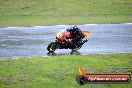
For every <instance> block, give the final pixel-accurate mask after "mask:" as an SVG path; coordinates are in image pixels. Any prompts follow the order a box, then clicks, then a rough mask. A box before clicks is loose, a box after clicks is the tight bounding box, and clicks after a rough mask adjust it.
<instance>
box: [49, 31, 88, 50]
mask: <svg viewBox="0 0 132 88" xmlns="http://www.w3.org/2000/svg"><path fill="white" fill-rule="evenodd" d="M82 35H83V36H84V38H86V37H88V36H89V35H90V33H89V32H88V31H82ZM71 36H72V35H71V34H70V32H67V31H66V30H62V31H60V32H58V33H57V34H56V40H54V41H53V42H51V43H50V44H49V45H48V47H47V50H48V51H49V52H54V51H55V50H56V49H71V50H72V51H76V50H79V49H80V48H81V47H82V45H83V44H84V43H85V42H87V41H88V40H87V39H84V38H83V39H82V40H80V41H78V43H80V44H79V46H75V45H74V44H73V45H71V44H70V43H69V42H66V41H63V40H64V39H65V38H69V39H70V37H71Z"/></svg>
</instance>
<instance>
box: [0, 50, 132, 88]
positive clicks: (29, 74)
mask: <svg viewBox="0 0 132 88" xmlns="http://www.w3.org/2000/svg"><path fill="white" fill-rule="evenodd" d="M80 65H82V67H83V68H85V69H86V70H87V73H95V74H98V73H105V74H109V73H115V74H116V73H128V74H132V54H131V53H129V54H103V55H85V56H82V55H79V56H74V55H73V56H50V57H38V58H21V59H15V60H0V88H132V83H130V84H85V85H83V86H79V85H78V84H77V83H76V74H77V70H78V67H79V66H80ZM131 76H132V75H131Z"/></svg>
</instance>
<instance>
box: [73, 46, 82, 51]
mask: <svg viewBox="0 0 132 88" xmlns="http://www.w3.org/2000/svg"><path fill="white" fill-rule="evenodd" d="M81 47H82V46H79V47H76V48H73V49H72V51H77V50H79V49H80V48H81Z"/></svg>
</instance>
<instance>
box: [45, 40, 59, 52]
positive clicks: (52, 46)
mask: <svg viewBox="0 0 132 88" xmlns="http://www.w3.org/2000/svg"><path fill="white" fill-rule="evenodd" d="M56 49H57V47H56V43H55V42H51V43H50V44H49V45H48V47H47V50H48V51H49V52H54V51H55V50H56Z"/></svg>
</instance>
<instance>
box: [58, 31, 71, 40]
mask: <svg viewBox="0 0 132 88" xmlns="http://www.w3.org/2000/svg"><path fill="white" fill-rule="evenodd" d="M71 37H72V36H71V34H70V32H68V31H67V29H64V30H61V31H60V32H58V33H57V34H56V38H57V39H58V40H59V41H64V40H65V39H68V38H71Z"/></svg>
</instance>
